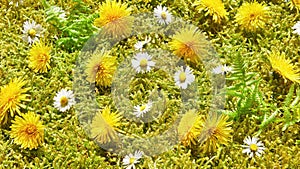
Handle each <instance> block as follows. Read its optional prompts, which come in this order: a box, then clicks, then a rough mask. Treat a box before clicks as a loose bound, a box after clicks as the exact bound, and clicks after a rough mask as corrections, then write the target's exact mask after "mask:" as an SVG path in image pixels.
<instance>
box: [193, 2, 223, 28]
mask: <svg viewBox="0 0 300 169" xmlns="http://www.w3.org/2000/svg"><path fill="white" fill-rule="evenodd" d="M194 5H195V6H197V7H196V9H197V10H198V11H199V12H200V11H203V10H204V11H207V12H206V14H205V15H211V16H212V17H213V21H215V22H218V23H220V22H221V21H222V19H226V18H227V15H228V13H227V12H226V10H225V7H224V4H223V3H222V1H221V0H200V1H199V0H198V1H195V3H194Z"/></svg>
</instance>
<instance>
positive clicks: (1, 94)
mask: <svg viewBox="0 0 300 169" xmlns="http://www.w3.org/2000/svg"><path fill="white" fill-rule="evenodd" d="M26 83H27V82H26V81H24V80H22V79H17V78H16V79H13V80H11V81H10V82H9V83H8V84H7V85H4V86H2V87H1V91H0V122H1V124H6V123H7V122H8V118H9V117H13V116H14V115H15V113H16V112H17V113H18V114H20V113H21V111H20V108H26V105H25V104H23V103H22V102H23V101H29V99H28V97H29V95H28V94H26V92H27V91H28V90H29V88H24V86H25V85H26Z"/></svg>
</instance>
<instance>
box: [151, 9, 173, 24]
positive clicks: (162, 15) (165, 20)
mask: <svg viewBox="0 0 300 169" xmlns="http://www.w3.org/2000/svg"><path fill="white" fill-rule="evenodd" d="M154 16H155V17H156V18H157V19H158V23H159V24H166V25H167V24H169V23H170V22H171V21H172V15H171V14H170V13H169V11H168V9H167V7H164V6H161V5H158V6H157V7H156V8H154Z"/></svg>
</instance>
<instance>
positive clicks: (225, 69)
mask: <svg viewBox="0 0 300 169" xmlns="http://www.w3.org/2000/svg"><path fill="white" fill-rule="evenodd" d="M212 72H213V73H214V74H222V75H224V74H225V73H228V72H232V67H230V66H226V65H220V66H217V67H215V68H214V69H213V70H212Z"/></svg>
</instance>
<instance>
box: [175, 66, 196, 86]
mask: <svg viewBox="0 0 300 169" xmlns="http://www.w3.org/2000/svg"><path fill="white" fill-rule="evenodd" d="M174 79H175V84H176V85H177V86H178V87H180V88H182V89H186V88H187V86H188V85H189V84H191V83H192V82H193V81H195V76H194V75H193V72H192V70H191V69H190V68H189V67H188V66H187V67H186V68H185V70H184V69H183V67H182V66H181V68H180V70H179V71H177V72H176V73H175V75H174Z"/></svg>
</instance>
